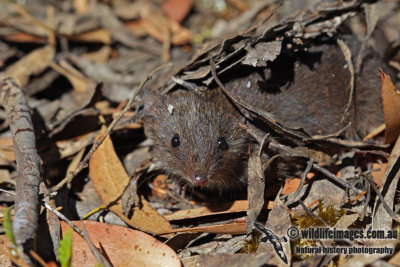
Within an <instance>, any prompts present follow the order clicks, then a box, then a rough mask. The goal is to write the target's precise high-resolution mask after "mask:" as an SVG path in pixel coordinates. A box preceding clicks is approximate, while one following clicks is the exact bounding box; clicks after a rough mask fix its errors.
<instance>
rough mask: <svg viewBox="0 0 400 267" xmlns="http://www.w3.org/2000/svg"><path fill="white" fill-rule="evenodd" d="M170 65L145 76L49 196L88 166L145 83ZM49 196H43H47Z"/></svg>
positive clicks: (165, 65) (162, 66)
mask: <svg viewBox="0 0 400 267" xmlns="http://www.w3.org/2000/svg"><path fill="white" fill-rule="evenodd" d="M170 65H171V63H168V64H164V65H161V66H159V67H157V68H155V69H154V70H153V71H152V72H150V73H149V75H147V76H146V78H145V79H144V80H143V81H142V82H141V83H140V85H139V86H138V87H136V88H135V90H134V91H133V94H132V96H131V98H130V99H129V101H128V103H127V104H126V105H125V107H124V108H123V109H122V110H121V111H120V112H119V113H117V114H116V116H115V117H114V119H113V121H112V122H111V124H110V126H108V128H107V131H106V132H105V133H104V135H103V136H102V137H101V138H100V139H99V140H98V141H96V142H95V143H94V144H93V146H92V148H91V149H90V151H89V152H88V153H87V154H86V156H85V158H84V159H83V160H82V161H81V162H80V163H79V164H78V167H77V168H76V169H75V171H73V172H70V173H69V174H68V175H67V176H66V177H65V178H64V179H63V180H62V181H61V182H59V183H58V184H57V185H55V186H54V187H53V188H51V189H50V190H49V194H50V195H52V196H55V195H57V191H58V190H59V189H61V188H62V187H63V186H64V185H66V184H67V183H69V182H70V181H72V179H73V178H74V177H75V176H76V175H78V174H79V173H80V172H81V171H82V170H83V169H85V168H86V167H87V166H88V164H87V163H88V161H89V159H90V158H91V157H92V155H93V154H94V152H95V151H96V150H97V148H98V147H99V146H100V145H101V144H102V143H103V141H104V140H105V139H106V137H107V136H108V135H109V134H110V132H111V131H112V129H113V128H114V126H115V125H116V124H117V123H118V121H119V120H120V119H121V118H122V116H124V114H125V113H126V112H127V111H128V110H129V109H130V107H131V105H132V102H133V100H135V98H136V96H137V94H138V93H139V91H140V90H141V89H142V88H143V86H144V85H145V83H146V82H147V81H148V80H150V79H152V77H153V75H154V74H155V73H156V72H158V71H159V70H161V69H163V68H166V67H168V66H170ZM49 194H47V195H45V197H46V196H48V195H49Z"/></svg>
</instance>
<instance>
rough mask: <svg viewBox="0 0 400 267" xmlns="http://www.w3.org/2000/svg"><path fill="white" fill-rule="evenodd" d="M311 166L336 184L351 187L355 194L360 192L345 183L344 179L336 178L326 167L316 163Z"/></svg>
mask: <svg viewBox="0 0 400 267" xmlns="http://www.w3.org/2000/svg"><path fill="white" fill-rule="evenodd" d="M312 167H313V169H314V170H316V171H319V172H320V173H322V174H323V175H325V176H326V177H327V178H329V179H331V180H332V181H334V182H337V183H338V184H340V185H341V186H343V187H345V188H346V189H351V190H353V191H354V192H356V193H357V194H360V193H361V192H362V190H360V189H358V188H356V187H354V186H353V185H351V184H348V183H346V182H345V181H343V180H342V179H340V178H338V177H337V176H336V175H334V174H333V173H331V172H330V171H328V170H327V169H325V168H323V167H321V166H318V164H315V163H313V165H312Z"/></svg>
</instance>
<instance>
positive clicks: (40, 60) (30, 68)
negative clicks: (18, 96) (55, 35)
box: [3, 45, 56, 87]
mask: <svg viewBox="0 0 400 267" xmlns="http://www.w3.org/2000/svg"><path fill="white" fill-rule="evenodd" d="M55 52H56V49H55V48H54V46H52V45H46V46H44V47H41V48H38V49H36V50H33V51H32V52H30V53H29V54H27V55H26V56H24V57H23V58H21V59H20V60H18V61H17V62H15V63H14V64H12V65H11V66H10V67H8V68H7V69H6V70H5V71H4V72H3V75H4V76H6V77H13V78H14V79H15V81H16V82H17V84H18V85H19V86H21V87H23V86H25V85H26V84H27V83H28V81H29V77H30V76H31V75H32V74H39V73H41V72H42V71H43V70H45V69H46V68H47V67H48V66H49V65H50V64H51V63H52V62H53V58H54V55H55Z"/></svg>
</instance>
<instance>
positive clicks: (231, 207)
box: [164, 200, 274, 221]
mask: <svg viewBox="0 0 400 267" xmlns="http://www.w3.org/2000/svg"><path fill="white" fill-rule="evenodd" d="M273 204H274V202H273V201H269V202H268V203H267V204H266V205H264V209H272V207H273ZM248 206H249V203H248V201H247V200H236V201H234V202H225V203H222V204H219V205H218V206H210V207H200V208H195V209H189V210H178V211H176V212H174V213H172V214H169V215H165V216H164V217H165V218H166V219H167V220H169V221H173V220H184V219H193V218H199V217H204V216H211V215H219V214H229V213H235V212H245V211H247V209H248Z"/></svg>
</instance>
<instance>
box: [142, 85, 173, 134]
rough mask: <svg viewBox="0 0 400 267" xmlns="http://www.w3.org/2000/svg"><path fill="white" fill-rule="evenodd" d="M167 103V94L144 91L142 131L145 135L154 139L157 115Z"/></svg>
mask: <svg viewBox="0 0 400 267" xmlns="http://www.w3.org/2000/svg"><path fill="white" fill-rule="evenodd" d="M166 105H167V96H165V95H161V93H158V92H146V93H145V98H144V116H143V118H144V132H145V134H146V136H147V137H149V138H150V139H154V136H153V135H154V133H155V132H157V127H158V124H159V122H158V116H159V114H161V113H162V112H163V109H165V108H166Z"/></svg>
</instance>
